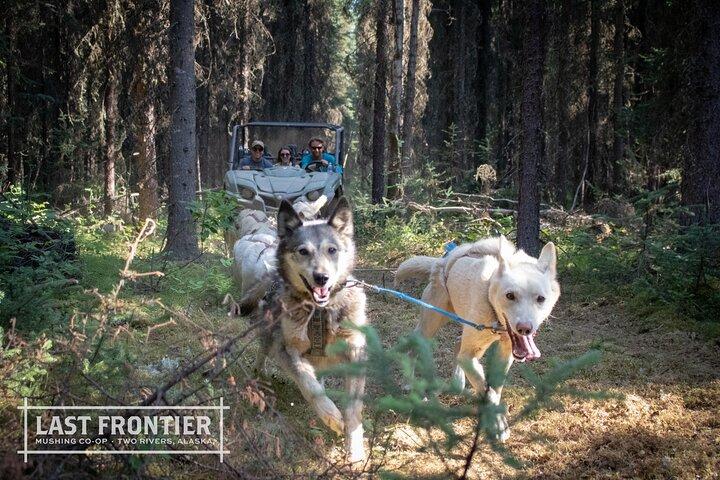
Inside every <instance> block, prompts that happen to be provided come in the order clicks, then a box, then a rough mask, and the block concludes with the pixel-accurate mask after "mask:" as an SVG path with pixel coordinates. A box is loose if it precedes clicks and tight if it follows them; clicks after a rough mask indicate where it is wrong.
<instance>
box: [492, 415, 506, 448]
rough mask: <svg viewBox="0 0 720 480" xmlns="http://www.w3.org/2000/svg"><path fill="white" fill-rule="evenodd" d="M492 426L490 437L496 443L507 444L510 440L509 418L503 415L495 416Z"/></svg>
mask: <svg viewBox="0 0 720 480" xmlns="http://www.w3.org/2000/svg"><path fill="white" fill-rule="evenodd" d="M492 422H493V423H492V425H491V426H490V432H488V433H490V436H491V438H493V439H494V440H495V441H497V442H500V443H505V441H506V440H507V439H508V438H510V425H509V424H508V421H507V417H506V416H505V415H503V414H502V413H498V414H496V415H495V418H494V420H493V421H492Z"/></svg>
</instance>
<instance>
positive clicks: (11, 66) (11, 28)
mask: <svg viewBox="0 0 720 480" xmlns="http://www.w3.org/2000/svg"><path fill="white" fill-rule="evenodd" d="M13 20H14V18H13V16H12V15H10V16H8V17H7V18H6V19H5V21H6V22H7V36H8V43H9V49H8V60H7V66H6V68H7V105H8V111H9V112H10V118H8V121H7V152H6V153H7V162H8V176H7V180H8V183H10V184H14V183H16V182H18V183H19V182H20V181H21V180H22V176H21V174H20V173H21V172H20V169H21V167H20V157H19V155H18V154H17V152H16V151H15V150H16V141H17V139H16V130H15V121H16V120H15V119H16V118H18V117H17V114H16V106H15V102H16V99H15V69H16V66H15V48H16V45H15V42H16V40H17V32H16V30H17V29H16V27H15V22H14V21H13Z"/></svg>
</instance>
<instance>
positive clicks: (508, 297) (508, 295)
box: [505, 292, 515, 300]
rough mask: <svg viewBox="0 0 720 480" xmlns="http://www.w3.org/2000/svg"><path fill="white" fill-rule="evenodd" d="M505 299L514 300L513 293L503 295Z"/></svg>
mask: <svg viewBox="0 0 720 480" xmlns="http://www.w3.org/2000/svg"><path fill="white" fill-rule="evenodd" d="M505 298H507V299H508V300H515V294H514V293H513V292H508V293H506V294H505Z"/></svg>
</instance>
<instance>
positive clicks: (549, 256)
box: [537, 242, 557, 277]
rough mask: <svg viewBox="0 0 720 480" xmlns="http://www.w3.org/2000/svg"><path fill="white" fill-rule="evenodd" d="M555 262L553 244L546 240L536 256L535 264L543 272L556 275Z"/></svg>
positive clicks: (555, 255)
mask: <svg viewBox="0 0 720 480" xmlns="http://www.w3.org/2000/svg"><path fill="white" fill-rule="evenodd" d="M556 263H557V253H556V252H555V244H554V243H552V242H548V243H546V244H545V246H544V247H543V249H542V251H541V252H540V256H539V257H538V263H537V266H538V268H539V269H540V270H542V271H543V272H547V273H550V274H551V275H552V276H553V277H555V276H556V269H555V264H556Z"/></svg>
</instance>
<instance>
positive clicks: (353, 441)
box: [345, 425, 365, 463]
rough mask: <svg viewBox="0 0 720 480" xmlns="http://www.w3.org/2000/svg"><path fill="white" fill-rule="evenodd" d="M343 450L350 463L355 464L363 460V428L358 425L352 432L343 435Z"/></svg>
mask: <svg viewBox="0 0 720 480" xmlns="http://www.w3.org/2000/svg"><path fill="white" fill-rule="evenodd" d="M345 435H346V436H345V450H346V451H347V454H348V457H349V460H350V462H352V463H357V462H362V461H363V460H365V445H364V443H363V426H362V425H358V426H357V427H356V428H355V429H354V430H353V431H351V432H347V433H346V434H345Z"/></svg>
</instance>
